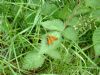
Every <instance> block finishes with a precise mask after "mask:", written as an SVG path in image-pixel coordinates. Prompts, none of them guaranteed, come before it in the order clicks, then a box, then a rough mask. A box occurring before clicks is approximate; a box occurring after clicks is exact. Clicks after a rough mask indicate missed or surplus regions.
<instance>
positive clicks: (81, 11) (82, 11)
mask: <svg viewBox="0 0 100 75" xmlns="http://www.w3.org/2000/svg"><path fill="white" fill-rule="evenodd" d="M88 12H90V9H89V8H88V7H85V6H84V5H80V6H77V8H76V10H75V15H80V14H86V13H88Z"/></svg>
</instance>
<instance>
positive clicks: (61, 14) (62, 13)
mask: <svg viewBox="0 0 100 75" xmlns="http://www.w3.org/2000/svg"><path fill="white" fill-rule="evenodd" d="M71 14H72V11H71V9H69V8H68V5H65V6H64V7H63V8H61V9H59V10H57V11H56V12H55V13H54V15H53V16H54V17H55V18H60V19H62V20H66V18H69V16H70V15H71Z"/></svg>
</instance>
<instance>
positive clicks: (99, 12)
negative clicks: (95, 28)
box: [90, 10, 100, 22]
mask: <svg viewBox="0 0 100 75" xmlns="http://www.w3.org/2000/svg"><path fill="white" fill-rule="evenodd" d="M90 16H91V17H93V18H94V19H96V21H98V22H100V10H94V11H92V12H91V14H90Z"/></svg>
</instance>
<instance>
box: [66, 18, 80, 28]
mask: <svg viewBox="0 0 100 75" xmlns="http://www.w3.org/2000/svg"><path fill="white" fill-rule="evenodd" d="M78 23H79V18H78V17H73V18H72V19H71V20H70V21H68V23H67V25H70V26H75V25H77V24H78Z"/></svg>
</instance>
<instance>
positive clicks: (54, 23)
mask: <svg viewBox="0 0 100 75" xmlns="http://www.w3.org/2000/svg"><path fill="white" fill-rule="evenodd" d="M41 25H42V26H43V27H44V28H46V29H48V30H57V31H62V30H63V29H64V24H63V22H62V21H61V20H59V19H55V20H48V21H45V22H42V23H41Z"/></svg>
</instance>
